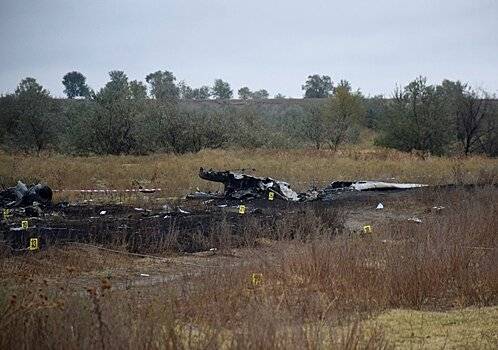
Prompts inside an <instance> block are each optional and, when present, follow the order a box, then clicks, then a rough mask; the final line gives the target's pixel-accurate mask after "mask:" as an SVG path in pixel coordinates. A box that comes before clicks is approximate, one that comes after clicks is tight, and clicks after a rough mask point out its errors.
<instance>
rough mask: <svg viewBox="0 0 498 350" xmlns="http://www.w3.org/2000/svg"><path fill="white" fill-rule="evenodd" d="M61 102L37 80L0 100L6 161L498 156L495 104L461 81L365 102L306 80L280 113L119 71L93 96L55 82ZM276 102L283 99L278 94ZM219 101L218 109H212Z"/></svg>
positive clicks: (260, 93) (323, 79) (80, 84)
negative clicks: (15, 156) (384, 150)
mask: <svg viewBox="0 0 498 350" xmlns="http://www.w3.org/2000/svg"><path fill="white" fill-rule="evenodd" d="M62 83H63V85H64V93H65V94H66V95H67V97H68V99H65V100H61V99H55V98H53V97H52V96H51V95H50V93H49V92H48V91H47V90H46V89H44V88H43V86H41V85H40V84H39V83H38V82H37V81H36V80H35V79H34V78H25V79H23V80H22V81H21V82H20V83H19V85H18V86H17V88H16V90H15V91H14V92H13V93H10V94H6V95H3V96H1V97H0V123H1V125H2V128H1V129H0V146H1V147H2V148H3V149H5V150H7V151H15V152H19V151H20V152H26V153H29V152H35V153H39V152H44V151H55V152H61V153H70V154H82V155H85V154H147V153H152V152H175V153H188V152H198V151H200V150H202V149H204V148H260V147H265V148H297V147H310V146H311V147H315V148H317V149H319V148H324V147H326V148H330V149H332V150H337V149H338V148H339V147H340V146H341V145H343V144H347V143H355V142H357V141H358V139H359V135H360V132H361V130H362V129H366V128H369V129H373V130H375V134H376V135H377V136H376V139H375V143H376V144H378V145H380V146H384V147H392V148H396V149H399V150H402V151H413V150H416V151H422V152H429V153H431V154H436V155H442V154H466V155H468V154H474V153H480V154H487V155H490V156H496V155H498V108H497V107H498V104H497V101H496V100H495V99H494V98H493V96H491V95H490V94H488V93H487V92H485V91H483V90H480V89H475V88H472V87H471V86H469V85H468V84H465V83H462V82H460V81H450V80H444V81H443V82H442V83H440V84H436V85H431V84H428V83H427V79H426V78H424V77H418V78H416V79H415V80H413V81H412V82H410V83H409V84H408V85H406V86H404V87H397V88H395V89H394V91H393V94H392V96H391V97H389V98H384V97H383V96H374V97H365V96H364V95H363V94H362V93H361V91H360V90H359V89H356V90H355V89H353V88H352V86H351V84H350V83H349V82H348V81H346V80H340V81H339V82H337V83H334V82H333V81H332V80H331V78H330V77H329V76H325V75H322V76H320V75H310V76H308V78H307V79H306V81H305V83H304V84H303V85H302V89H303V91H304V99H302V100H285V101H283V102H282V103H278V104H265V103H263V104H261V103H250V102H248V103H244V104H242V105H239V104H234V103H230V101H229V100H230V99H231V98H232V97H233V90H232V88H231V87H230V84H229V83H228V82H225V81H223V80H221V79H217V80H215V81H214V84H213V86H212V87H208V86H201V87H198V88H192V87H190V86H188V85H187V84H185V82H183V81H180V82H177V81H176V78H175V76H174V75H173V73H171V72H169V71H166V70H165V71H156V72H153V73H150V74H148V75H147V76H146V77H145V82H141V81H137V80H131V81H130V80H129V79H128V77H127V75H126V74H125V73H124V72H122V71H111V72H109V81H108V82H107V83H106V84H105V85H104V86H103V87H102V88H100V89H99V90H97V91H94V90H93V89H91V88H90V87H89V86H88V85H87V83H86V78H85V76H84V75H83V74H81V73H79V72H69V73H67V74H66V75H64V77H63V79H62ZM238 95H239V98H240V99H242V100H264V99H268V97H269V94H268V92H267V91H266V90H265V89H261V90H256V91H251V90H250V89H249V88H248V87H243V88H241V89H239V90H238ZM275 98H276V99H283V98H285V97H284V96H283V95H281V94H277V95H276V96H275ZM209 100H218V101H219V102H221V103H216V104H213V103H209V102H207V101H209Z"/></svg>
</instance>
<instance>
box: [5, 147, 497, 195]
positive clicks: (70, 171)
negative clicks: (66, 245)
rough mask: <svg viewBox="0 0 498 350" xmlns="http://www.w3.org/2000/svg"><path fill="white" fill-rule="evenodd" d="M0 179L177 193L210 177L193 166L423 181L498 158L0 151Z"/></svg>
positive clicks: (311, 179) (309, 178) (493, 173)
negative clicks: (201, 175)
mask: <svg viewBox="0 0 498 350" xmlns="http://www.w3.org/2000/svg"><path fill="white" fill-rule="evenodd" d="M0 164H1V166H0V184H1V183H4V184H11V183H13V182H15V181H17V180H18V179H20V178H21V179H23V180H25V181H27V182H29V181H35V180H41V181H44V182H46V183H47V184H49V185H50V186H52V187H53V188H55V189H105V188H111V189H127V188H136V187H137V186H138V184H140V185H142V186H144V187H160V188H163V189H164V192H163V194H165V195H166V196H178V195H184V194H185V193H186V192H188V191H191V190H192V189H195V187H200V188H201V189H207V190H217V189H219V187H218V186H217V185H216V184H212V183H208V182H206V181H203V180H201V179H199V178H198V176H197V173H198V170H199V167H201V166H203V167H212V168H218V169H241V168H245V169H256V172H255V173H256V174H259V175H264V176H273V177H276V178H279V179H284V180H287V181H288V182H290V183H291V184H292V185H294V187H296V188H297V189H299V190H304V189H307V188H308V186H310V185H313V184H317V185H323V184H326V183H330V182H331V181H333V180H345V179H381V180H391V179H393V178H394V179H395V181H410V182H421V183H428V184H446V183H476V182H486V183H489V182H497V180H498V160H497V159H489V158H483V157H470V158H445V157H428V158H426V159H423V158H421V157H420V156H417V155H413V154H407V153H401V152H398V151H394V150H388V149H369V150H364V149H357V148H349V149H344V150H341V151H339V152H337V153H332V152H331V151H328V150H320V151H316V150H285V151H276V150H255V151H250V152H249V151H235V150H233V151H232V150H206V151H202V152H200V153H197V154H187V155H181V156H178V155H173V154H155V155H150V156H140V157H138V156H137V157H135V156H105V157H84V158H83V157H68V156H62V155H51V156H45V157H43V156H42V157H31V156H12V155H7V154H5V153H0Z"/></svg>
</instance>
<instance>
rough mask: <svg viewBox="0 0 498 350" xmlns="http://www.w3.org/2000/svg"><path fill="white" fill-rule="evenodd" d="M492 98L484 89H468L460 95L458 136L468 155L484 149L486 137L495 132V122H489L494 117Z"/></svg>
mask: <svg viewBox="0 0 498 350" xmlns="http://www.w3.org/2000/svg"><path fill="white" fill-rule="evenodd" d="M491 103H492V102H491V99H490V98H489V96H488V95H487V94H486V93H485V92H482V91H477V90H470V89H469V90H467V91H465V92H464V93H463V94H462V96H461V97H460V99H459V101H458V104H457V106H456V115H455V117H456V128H457V138H458V141H459V142H460V143H461V145H462V147H463V152H464V153H465V155H468V154H470V153H472V152H475V151H478V150H481V151H485V150H483V149H482V148H483V147H482V146H483V143H484V142H485V139H486V138H487V137H489V136H490V135H491V134H492V133H493V131H494V130H493V127H490V125H494V123H488V120H489V119H490V118H492V117H493V111H492V105H491Z"/></svg>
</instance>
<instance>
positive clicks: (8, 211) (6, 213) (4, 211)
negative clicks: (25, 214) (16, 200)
mask: <svg viewBox="0 0 498 350" xmlns="http://www.w3.org/2000/svg"><path fill="white" fill-rule="evenodd" d="M10 216H11V215H10V209H4V210H3V219H4V220H7V219H8V218H9V217H10Z"/></svg>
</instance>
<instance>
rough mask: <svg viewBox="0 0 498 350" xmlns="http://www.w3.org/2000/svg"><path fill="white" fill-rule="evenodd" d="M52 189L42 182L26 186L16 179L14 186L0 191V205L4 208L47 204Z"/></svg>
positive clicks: (50, 197) (49, 200)
mask: <svg viewBox="0 0 498 350" xmlns="http://www.w3.org/2000/svg"><path fill="white" fill-rule="evenodd" d="M51 202H52V189H51V188H50V187H48V186H46V185H43V184H36V185H31V186H29V187H28V186H27V185H26V184H25V183H23V182H21V181H18V182H17V185H16V186H14V187H9V188H7V189H5V190H3V191H0V206H2V207H5V208H16V207H27V206H31V205H33V204H38V205H49V204H51Z"/></svg>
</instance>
